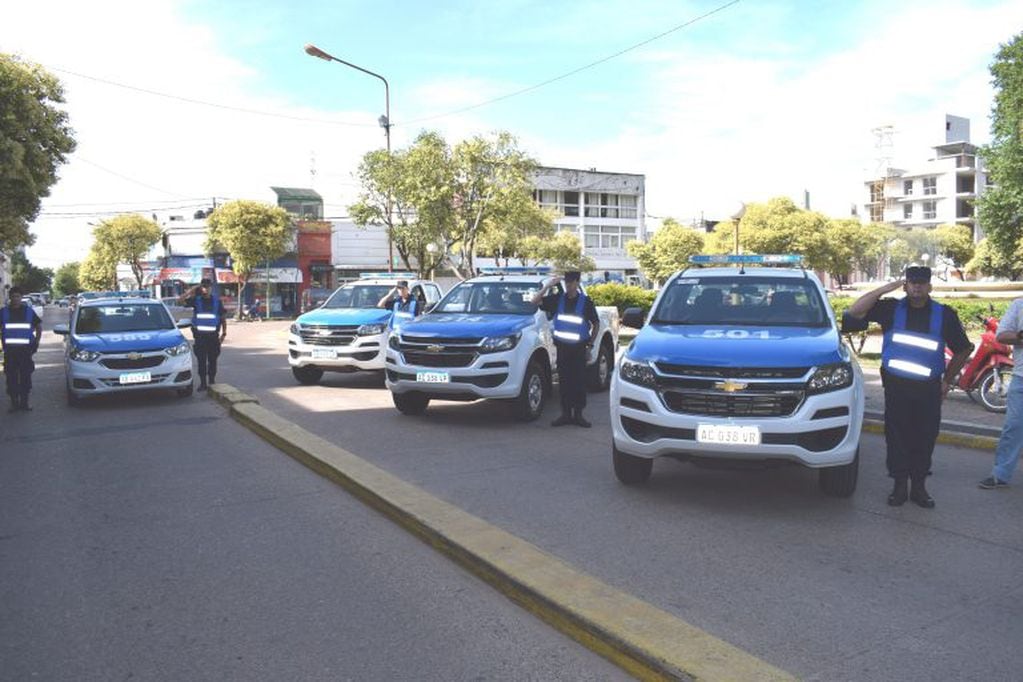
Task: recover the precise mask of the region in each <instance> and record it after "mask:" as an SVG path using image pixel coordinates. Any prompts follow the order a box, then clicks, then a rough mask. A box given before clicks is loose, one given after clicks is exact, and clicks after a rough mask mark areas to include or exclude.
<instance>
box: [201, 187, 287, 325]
mask: <svg viewBox="0 0 1023 682" xmlns="http://www.w3.org/2000/svg"><path fill="white" fill-rule="evenodd" d="M208 224H209V233H208V234H207V237H206V252H207V253H213V252H214V251H217V250H218V249H223V250H226V251H227V252H228V253H229V254H231V267H232V269H233V270H234V274H235V275H237V277H238V282H239V284H238V287H239V289H238V300H239V301H241V299H242V296H243V294H244V292H245V287H246V285H247V284H248V280H249V276H250V274H251V273H252V271H253V270H254V269H255V268H256V267H258V266H259V265H261V264H263V263H266V262H268V261H271V260H274V259H276V258H280V257H281V256H283V255H284V254H285V253H287V252H288V249H289V248H290V246H291V244H292V241H293V236H294V227H293V226H292V223H291V218H289V217H288V213H287V211H285V210H284V209H283V208H281V207H279V206H271V205H269V204H264V203H262V202H259V201H248V200H245V199H239V200H238V201H231V202H228V203H226V204H224V205H223V206H220V207H219V208H217V209H216V210H215V211H213V213H212V214H211V215H210V217H209V220H208ZM241 315H242V307H241V305H239V306H238V318H239V319H241Z"/></svg>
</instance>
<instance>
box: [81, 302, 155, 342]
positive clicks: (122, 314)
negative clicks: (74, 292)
mask: <svg viewBox="0 0 1023 682" xmlns="http://www.w3.org/2000/svg"><path fill="white" fill-rule="evenodd" d="M173 328H174V322H173V321H172V320H171V318H170V316H169V315H168V314H167V309H166V308H164V307H163V306H162V305H153V304H149V303H135V304H130V303H129V304H111V305H108V306H106V305H95V306H86V307H83V308H80V309H79V311H78V317H77V319H76V321H75V333H76V334H105V333H109V332H137V331H156V330H159V329H173Z"/></svg>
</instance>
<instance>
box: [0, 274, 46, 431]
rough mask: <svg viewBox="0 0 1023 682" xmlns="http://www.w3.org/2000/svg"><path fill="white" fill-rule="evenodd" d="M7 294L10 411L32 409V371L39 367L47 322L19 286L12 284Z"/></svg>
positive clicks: (0, 326)
mask: <svg viewBox="0 0 1023 682" xmlns="http://www.w3.org/2000/svg"><path fill="white" fill-rule="evenodd" d="M7 294H8V296H9V297H10V299H9V301H8V302H7V305H6V306H4V307H3V308H0V344H2V346H3V351H4V376H5V377H6V379H7V395H9V396H10V397H11V406H10V407H9V408H7V411H8V412H17V411H19V410H21V411H23V412H29V411H31V410H32V408H31V407H29V406H28V393H29V391H31V390H32V372H33V371H34V370H35V368H36V366H35V363H34V362H32V356H33V355H34V354H35V352H36V351H37V350H39V339H40V338H42V335H43V321H42V320H40V319H39V316H38V315H36V311H35V310H33V309H32V306H30V305H26V304H25V303H24V302H22V298H21V297H22V292H21V289H20V288H19V287H11V288H10V289H9V290H8V291H7Z"/></svg>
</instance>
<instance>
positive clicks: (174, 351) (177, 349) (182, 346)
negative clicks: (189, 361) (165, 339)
mask: <svg viewBox="0 0 1023 682" xmlns="http://www.w3.org/2000/svg"><path fill="white" fill-rule="evenodd" d="M191 350H192V347H191V346H190V345H188V341H182V342H181V343H179V344H178V345H176V346H171V347H170V348H164V349H163V352H164V353H166V354H167V355H170V356H171V357H177V356H179V355H184V354H185V353H188V352H189V351H191Z"/></svg>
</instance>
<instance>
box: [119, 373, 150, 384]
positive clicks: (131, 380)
mask: <svg viewBox="0 0 1023 682" xmlns="http://www.w3.org/2000/svg"><path fill="white" fill-rule="evenodd" d="M117 380H118V382H120V383H121V384H148V383H149V382H150V381H152V380H153V376H152V374H150V373H149V372H131V373H129V374H122V375H120V376H119V377H117Z"/></svg>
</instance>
